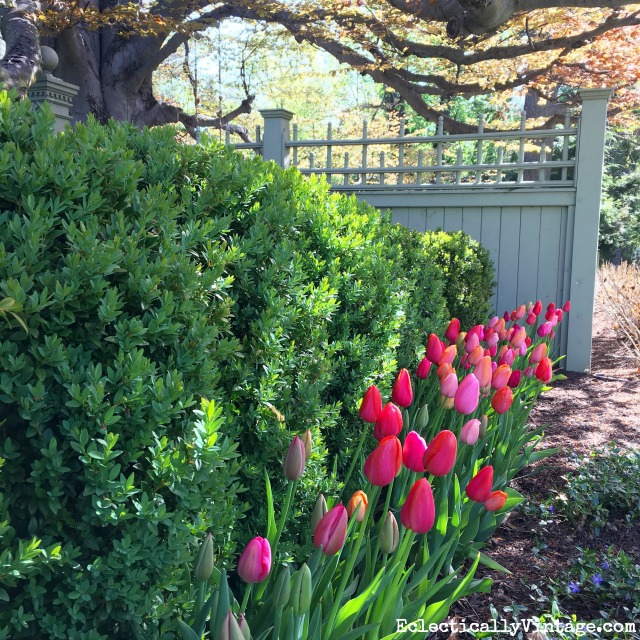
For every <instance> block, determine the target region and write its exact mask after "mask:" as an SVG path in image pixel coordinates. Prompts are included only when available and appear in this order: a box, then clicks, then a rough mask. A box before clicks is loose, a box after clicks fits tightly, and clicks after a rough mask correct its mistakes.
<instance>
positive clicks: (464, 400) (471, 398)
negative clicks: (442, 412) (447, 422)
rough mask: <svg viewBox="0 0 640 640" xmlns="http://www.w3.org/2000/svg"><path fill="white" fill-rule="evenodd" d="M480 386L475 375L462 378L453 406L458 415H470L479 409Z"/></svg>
mask: <svg viewBox="0 0 640 640" xmlns="http://www.w3.org/2000/svg"><path fill="white" fill-rule="evenodd" d="M479 395H480V384H479V383H478V379H477V378H476V377H475V376H474V375H468V376H465V377H464V378H462V382H461V383H460V384H459V385H458V389H457V391H456V395H455V400H454V403H453V406H454V407H455V409H456V411H457V412H458V413H461V414H462V415H469V414H470V413H473V412H474V411H475V410H476V409H477V408H478V399H479Z"/></svg>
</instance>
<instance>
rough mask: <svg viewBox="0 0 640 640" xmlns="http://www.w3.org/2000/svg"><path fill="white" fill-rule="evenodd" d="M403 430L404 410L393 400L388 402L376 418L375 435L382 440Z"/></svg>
mask: <svg viewBox="0 0 640 640" xmlns="http://www.w3.org/2000/svg"><path fill="white" fill-rule="evenodd" d="M401 431H402V412H401V411H400V409H399V408H398V407H396V405H395V404H393V402H387V404H385V405H384V408H383V409H382V412H381V413H380V415H379V416H378V419H377V420H376V426H375V427H374V429H373V436H374V437H375V439H376V440H382V438H386V437H387V436H397V435H398V434H399V433H400V432H401Z"/></svg>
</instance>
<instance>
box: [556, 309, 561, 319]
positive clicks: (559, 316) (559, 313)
mask: <svg viewBox="0 0 640 640" xmlns="http://www.w3.org/2000/svg"><path fill="white" fill-rule="evenodd" d="M562 316H563V311H562V309H556V318H557V319H558V322H562Z"/></svg>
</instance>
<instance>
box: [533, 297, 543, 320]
mask: <svg viewBox="0 0 640 640" xmlns="http://www.w3.org/2000/svg"><path fill="white" fill-rule="evenodd" d="M541 311H542V301H541V300H536V303H535V304H534V305H533V309H531V312H532V313H535V314H536V315H537V316H539V315H540V312H541Z"/></svg>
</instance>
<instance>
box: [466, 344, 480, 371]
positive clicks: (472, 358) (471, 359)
mask: <svg viewBox="0 0 640 640" xmlns="http://www.w3.org/2000/svg"><path fill="white" fill-rule="evenodd" d="M483 356H484V349H483V348H482V347H481V346H480V345H478V346H477V347H476V348H475V349H474V350H473V351H472V352H471V353H470V354H469V355H468V357H467V361H468V363H469V364H470V365H471V366H474V367H475V366H476V365H477V364H478V362H480V360H482V358H483Z"/></svg>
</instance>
